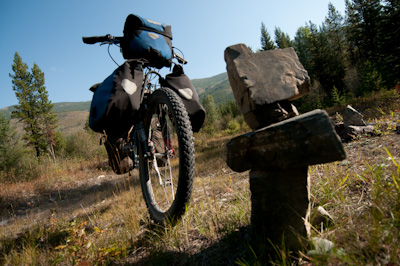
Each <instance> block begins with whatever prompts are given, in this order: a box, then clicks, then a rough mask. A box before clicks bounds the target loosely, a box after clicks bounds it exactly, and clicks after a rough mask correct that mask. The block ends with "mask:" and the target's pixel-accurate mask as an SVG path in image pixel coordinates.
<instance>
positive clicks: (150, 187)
mask: <svg viewBox="0 0 400 266" xmlns="http://www.w3.org/2000/svg"><path fill="white" fill-rule="evenodd" d="M144 130H145V135H146V139H147V140H146V142H147V143H143V142H142V143H141V144H140V145H139V173H140V182H141V187H142V192H143V197H144V199H145V202H146V205H147V208H148V210H149V213H150V217H151V219H153V220H154V221H155V222H156V223H164V222H166V221H170V222H172V223H174V222H176V221H177V220H178V219H179V218H180V217H181V216H182V215H183V214H184V212H185V210H186V205H187V204H188V203H189V201H190V197H191V193H192V187H193V178H194V164H195V160H194V143H193V132H192V128H191V124H190V120H189V117H188V115H187V112H186V109H185V107H184V105H183V103H182V101H181V99H180V98H179V97H178V95H177V94H176V93H175V92H173V91H172V90H171V89H169V88H162V89H159V90H156V91H155V92H154V93H153V94H151V95H150V97H149V99H148V101H147V110H146V114H145V117H144ZM145 145H146V146H145Z"/></svg>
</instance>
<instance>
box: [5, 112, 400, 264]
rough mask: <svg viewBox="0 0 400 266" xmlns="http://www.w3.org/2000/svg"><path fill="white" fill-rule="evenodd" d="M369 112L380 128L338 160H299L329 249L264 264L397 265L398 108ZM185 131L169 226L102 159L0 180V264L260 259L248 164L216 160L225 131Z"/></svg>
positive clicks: (133, 182)
mask: <svg viewBox="0 0 400 266" xmlns="http://www.w3.org/2000/svg"><path fill="white" fill-rule="evenodd" d="M374 121H375V122H376V123H378V124H377V130H380V132H381V136H379V137H360V138H359V139H356V140H355V141H353V142H351V143H347V144H345V149H346V152H347V155H348V158H347V159H346V160H345V161H343V162H336V163H330V164H325V165H317V166H312V167H310V168H309V174H310V176H311V182H312V184H311V194H312V198H311V200H312V207H313V208H316V207H317V206H323V207H324V208H325V209H326V210H327V211H328V212H329V213H330V214H331V215H332V216H333V218H334V220H335V223H334V224H333V225H332V226H330V227H322V228H314V230H313V232H312V235H313V236H320V237H323V238H326V239H329V240H331V241H332V242H333V243H334V245H335V248H334V249H333V250H332V251H331V252H330V253H328V254H325V255H320V256H308V255H304V256H301V257H299V256H294V255H293V254H289V253H287V254H286V255H285V256H283V257H284V258H283V259H280V260H279V261H276V262H273V263H272V262H270V263H272V264H273V265H396V264H398V261H400V250H399V246H400V239H399V235H400V234H399V233H400V232H399V229H400V189H399V185H400V176H399V175H400V166H399V163H400V162H399V161H400V159H399V157H400V135H398V134H395V133H394V130H393V129H392V128H391V126H390V125H391V124H390V123H389V122H393V121H394V122H400V114H397V113H396V112H392V113H386V114H385V115H384V116H382V117H381V118H379V119H376V120H374ZM195 137H196V141H195V142H196V178H195V183H194V191H193V196H192V201H191V203H190V205H189V206H188V209H187V213H186V214H185V216H184V217H183V218H182V220H181V221H180V222H179V223H178V224H177V225H176V226H174V227H173V226H171V225H166V226H164V227H160V226H157V225H155V224H153V223H152V222H151V221H149V218H148V215H147V210H146V207H145V204H144V202H143V198H142V195H141V188H140V184H139V181H138V173H137V171H136V170H135V171H134V173H133V176H132V177H129V176H128V175H123V176H115V175H113V174H112V173H111V172H110V171H109V169H108V168H106V166H105V162H104V161H97V162H79V161H69V162H65V163H60V164H58V165H56V166H52V165H48V166H47V168H45V169H42V171H43V172H42V176H41V177H40V178H39V179H37V180H35V181H30V182H27V183H19V184H9V185H6V186H2V187H1V189H2V190H1V191H0V196H1V205H2V207H3V208H6V212H5V211H2V215H1V217H2V219H9V221H8V222H7V223H6V222H4V220H2V221H1V222H2V225H0V254H1V256H0V264H4V265H49V264H57V265H89V264H90V265H96V264H97V265H107V264H121V265H124V264H134V265H136V264H137V265H188V264H189V265H224V264H225V265H237V264H239V265H263V264H265V263H266V262H265V261H261V260H260V259H258V258H261V257H262V256H260V255H262V254H257V253H253V251H252V249H251V248H250V247H249V246H250V244H249V224H250V213H251V210H250V205H251V202H250V191H249V184H248V173H247V172H245V173H241V174H239V173H234V172H232V171H231V170H230V169H229V168H228V167H227V166H226V163H225V144H226V142H227V141H228V140H229V139H230V138H231V137H232V136H226V135H220V136H216V137H213V138H209V137H207V136H204V135H201V134H200V135H196V136H195ZM385 148H386V149H387V151H388V152H389V153H390V155H389V153H388V152H387V151H386V150H385ZM396 164H397V165H396ZM14 202H18V204H15V208H14V209H13V208H10V207H9V206H10V204H11V203H13V204H14ZM7 215H8V216H7Z"/></svg>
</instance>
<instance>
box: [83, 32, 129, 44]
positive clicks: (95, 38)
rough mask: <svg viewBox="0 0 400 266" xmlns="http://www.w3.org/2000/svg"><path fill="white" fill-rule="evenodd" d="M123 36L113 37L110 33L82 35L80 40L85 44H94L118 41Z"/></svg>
mask: <svg viewBox="0 0 400 266" xmlns="http://www.w3.org/2000/svg"><path fill="white" fill-rule="evenodd" d="M122 38H123V37H114V36H111V35H110V34H107V35H104V36H92V37H82V41H83V42H84V43H86V44H95V43H99V42H100V43H101V42H110V43H119V42H120V41H121V39H122Z"/></svg>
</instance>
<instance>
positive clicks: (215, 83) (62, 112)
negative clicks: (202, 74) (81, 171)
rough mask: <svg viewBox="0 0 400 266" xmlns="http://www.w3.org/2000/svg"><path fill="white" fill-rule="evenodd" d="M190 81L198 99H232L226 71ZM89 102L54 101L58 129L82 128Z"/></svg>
mask: <svg viewBox="0 0 400 266" xmlns="http://www.w3.org/2000/svg"><path fill="white" fill-rule="evenodd" d="M192 83H193V85H194V87H195V88H196V90H197V92H198V94H199V98H200V101H202V100H203V99H204V98H205V97H207V95H209V94H210V95H211V96H212V97H213V98H214V102H215V104H216V105H219V104H221V103H225V102H227V101H229V100H233V99H234V97H233V93H232V90H231V87H230V85H229V81H228V75H227V73H221V74H219V75H216V76H213V77H210V78H204V79H193V80H192ZM90 103H91V102H90V101H87V102H61V103H54V107H53V110H54V111H55V112H56V113H57V116H58V119H59V121H58V130H60V131H61V132H62V133H63V134H65V135H69V134H72V133H74V132H77V131H78V130H80V129H82V128H83V126H84V125H85V122H86V120H87V118H88V116H89V109H90ZM13 110H15V107H14V106H9V107H6V108H3V109H1V110H0V112H1V113H3V114H4V115H5V116H6V118H7V119H10V118H11V113H12V111H13ZM12 124H13V125H15V126H16V127H17V129H20V130H21V131H22V127H21V125H18V123H17V121H16V120H15V119H13V121H12Z"/></svg>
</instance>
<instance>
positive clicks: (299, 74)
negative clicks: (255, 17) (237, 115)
mask: <svg viewBox="0 0 400 266" xmlns="http://www.w3.org/2000/svg"><path fill="white" fill-rule="evenodd" d="M225 61H226V64H227V72H228V77H229V83H230V85H231V87H232V91H233V94H234V96H235V99H236V103H237V104H238V106H239V108H240V110H241V112H242V114H243V115H244V119H245V121H246V123H247V124H248V125H249V126H250V127H251V128H252V129H256V128H261V127H264V126H267V125H268V124H271V123H274V122H278V121H280V119H278V120H277V121H271V118H272V117H274V116H275V115H276V114H275V113H276V112H279V111H280V110H279V109H281V108H279V107H281V106H279V107H278V108H277V107H276V106H275V105H274V104H276V103H280V102H282V101H292V100H295V99H297V98H300V97H302V96H303V95H305V94H307V93H308V92H309V88H310V78H309V76H308V73H307V70H305V69H304V67H303V65H302V64H301V63H300V61H299V58H298V57H297V54H296V52H295V51H294V49H293V48H286V49H279V50H270V51H263V52H258V53H253V52H252V51H251V50H250V49H249V48H247V46H246V45H244V44H237V45H232V46H230V47H228V48H226V50H225ZM283 109H287V108H284V107H283ZM281 112H283V113H284V112H285V111H282V110H281ZM289 112H290V111H289ZM284 115H285V114H283V116H284ZM284 118H288V117H284Z"/></svg>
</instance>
